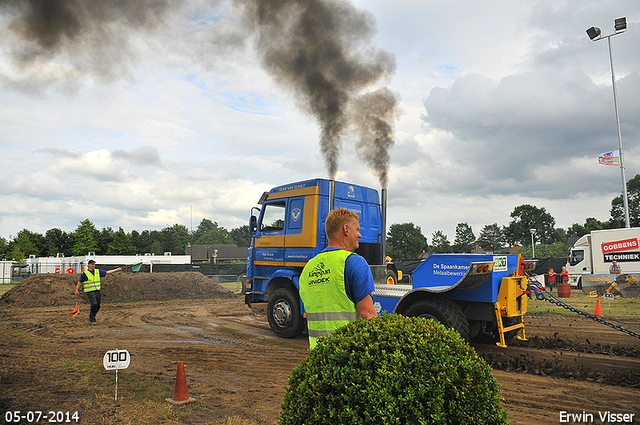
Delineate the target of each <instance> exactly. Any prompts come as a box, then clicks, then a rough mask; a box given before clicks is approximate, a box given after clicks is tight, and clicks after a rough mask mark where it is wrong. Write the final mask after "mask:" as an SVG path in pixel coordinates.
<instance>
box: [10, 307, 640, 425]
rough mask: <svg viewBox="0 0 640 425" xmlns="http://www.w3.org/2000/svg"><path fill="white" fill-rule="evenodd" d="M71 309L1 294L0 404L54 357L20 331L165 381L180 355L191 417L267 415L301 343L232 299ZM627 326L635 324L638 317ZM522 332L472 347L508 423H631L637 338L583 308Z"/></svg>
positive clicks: (274, 410) (636, 392) (76, 397)
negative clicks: (523, 338) (567, 416)
mask: <svg viewBox="0 0 640 425" xmlns="http://www.w3.org/2000/svg"><path fill="white" fill-rule="evenodd" d="M71 300H73V298H71ZM71 307H72V304H70V303H68V304H65V305H64V306H60V305H59V304H58V303H56V305H54V306H52V307H39V308H25V307H19V308H17V307H15V303H14V306H13V307H11V306H8V305H7V304H6V303H5V304H0V321H1V323H2V327H1V328H0V329H1V330H2V334H1V335H0V338H1V339H0V341H1V342H0V362H1V363H0V365H1V366H2V368H1V370H2V372H0V378H1V381H0V407H2V408H3V410H2V413H4V411H5V410H8V409H11V408H13V406H12V403H13V402H14V401H15V400H16V399H18V398H19V397H20V395H21V394H22V392H25V391H38V390H39V389H38V388H31V387H30V382H31V381H30V378H29V377H30V376H32V374H33V370H32V369H35V370H36V371H37V370H38V367H40V368H41V369H42V370H44V369H46V367H47V366H46V363H47V358H52V356H55V353H43V352H41V351H38V350H34V349H33V347H31V346H30V345H29V344H26V343H24V341H25V340H26V339H27V337H28V338H37V339H38V340H39V341H44V342H46V341H50V343H51V344H52V345H60V344H61V345H63V346H67V347H72V349H73V350H74V352H76V353H84V354H88V355H91V356H96V358H100V359H101V358H102V356H103V355H104V353H105V351H106V350H108V349H113V348H126V349H127V350H128V351H129V352H130V353H131V358H132V361H131V365H130V367H129V369H130V370H131V371H134V372H139V373H141V374H144V375H146V376H149V377H154V378H158V379H160V380H162V381H166V382H168V383H171V384H173V382H174V380H175V374H176V363H177V361H179V360H182V361H184V363H185V367H186V371H187V382H188V388H189V395H191V396H194V397H196V398H197V399H198V400H199V401H200V402H202V403H205V404H207V405H208V406H210V408H211V409H210V410H207V411H197V412H195V413H194V415H192V417H191V418H189V420H188V421H187V422H185V423H189V424H204V423H209V422H211V423H214V422H218V421H222V420H223V419H225V418H227V417H229V416H234V415H235V416H240V417H241V418H246V419H248V420H252V421H255V422H257V423H260V424H274V423H276V422H277V420H278V418H279V415H280V404H281V402H282V398H283V395H284V387H285V386H286V385H287V379H288V378H287V377H288V374H289V373H290V372H291V370H292V369H293V368H294V367H295V366H297V365H298V364H299V363H300V362H301V361H302V359H303V358H304V357H305V356H306V353H307V345H308V344H307V340H306V338H305V337H304V336H303V337H300V338H297V339H293V340H286V339H280V338H277V337H275V336H274V335H273V334H272V333H271V331H270V330H269V325H268V323H267V320H266V316H265V315H264V313H257V312H253V311H251V310H250V309H249V308H247V307H246V306H245V305H244V303H243V301H242V300H241V299H239V298H237V297H231V298H229V297H226V298H216V299H205V300H177V301H145V302H120V303H108V304H103V307H102V310H101V311H100V313H99V314H98V320H99V325H98V326H90V325H89V324H88V321H87V318H86V314H87V312H88V310H87V308H88V305H85V304H81V314H80V315H79V316H77V317H75V318H73V317H71V314H70V312H71ZM258 307H260V306H258ZM632 326H633V329H635V330H636V331H637V329H638V327H639V326H638V324H632ZM630 327H631V326H630ZM526 330H527V336H528V337H529V341H527V342H520V341H518V342H517V343H515V344H514V345H511V346H510V347H508V348H499V347H496V346H494V345H490V344H486V345H485V344H478V345H474V347H475V348H476V350H477V352H478V353H479V354H480V355H481V356H482V357H484V358H485V359H486V360H487V362H488V363H489V364H490V365H492V367H493V368H494V376H495V377H496V379H497V380H498V382H500V384H501V385H502V391H501V393H502V396H503V397H504V399H505V406H506V408H507V410H508V413H509V422H510V423H511V424H527V425H533V424H557V423H561V420H560V414H561V413H560V412H561V411H566V412H569V413H574V414H580V413H582V412H583V411H584V412H587V413H592V414H593V415H594V420H593V421H592V422H590V423H604V422H602V421H600V419H599V417H598V411H600V412H605V411H610V412H612V413H627V414H634V417H633V422H631V423H640V406H639V405H638V400H640V359H639V354H640V339H637V338H634V337H631V336H629V335H626V334H624V333H622V332H619V331H616V330H614V329H611V328H608V327H606V326H604V325H601V324H598V323H595V322H592V321H589V320H588V319H584V318H580V317H576V318H558V317H555V316H552V317H527V318H526ZM20 335H23V336H24V338H20ZM16 358H19V359H20V361H15V359H16ZM20 365H29V366H28V367H29V369H30V373H24V374H23V373H21V371H20V370H19V369H20V367H21V366H20ZM38 365H39V366H38ZM25 368H26V366H25ZM30 374H31V375H30ZM169 395H170V394H168V396H169ZM89 396H90V395H87V394H75V393H74V392H73V391H69V390H68V389H65V390H64V391H62V390H61V391H60V392H59V394H58V397H59V398H60V402H61V404H63V405H67V406H69V405H74V404H75V405H79V404H81V403H80V401H81V399H82V398H83V397H89ZM39 407H40V406H33V407H32V408H33V409H35V408H39ZM43 407H44V406H43ZM82 423H88V422H82ZM566 423H584V421H582V422H579V421H575V422H566ZM627 423H629V422H627Z"/></svg>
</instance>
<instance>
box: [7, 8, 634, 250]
mask: <svg viewBox="0 0 640 425" xmlns="http://www.w3.org/2000/svg"><path fill="white" fill-rule="evenodd" d="M353 4H354V5H355V6H356V7H358V8H360V9H363V10H367V11H369V12H370V13H371V14H372V15H373V17H374V18H375V20H376V27H377V30H378V32H377V34H376V35H375V37H374V39H373V43H374V44H375V46H376V47H380V48H383V49H385V50H387V51H388V52H391V53H394V54H395V55H396V60H397V71H396V74H395V75H394V77H393V79H392V80H391V81H390V82H389V84H390V88H391V89H392V90H395V91H397V92H398V93H399V94H400V96H401V97H402V102H401V104H400V109H401V110H402V112H403V113H402V115H401V117H400V119H399V121H398V123H397V125H396V145H395V146H394V147H393V148H392V150H391V168H390V174H389V175H390V181H389V213H390V217H389V220H388V223H390V224H391V223H395V222H398V223H400V222H413V223H415V224H416V225H420V226H421V227H422V230H423V233H424V234H425V235H427V236H428V237H429V238H430V236H431V234H432V233H433V232H434V231H436V230H442V231H444V232H445V233H446V234H448V235H449V237H450V239H451V240H453V236H454V233H455V226H456V224H457V223H459V222H468V223H470V224H471V225H472V227H473V229H474V231H475V232H476V235H477V234H478V232H479V230H480V229H481V228H482V227H483V226H484V225H487V224H491V223H494V222H496V223H498V224H499V225H506V224H508V222H509V220H510V217H509V214H510V213H511V211H513V209H514V208H515V207H516V206H518V205H521V204H523V203H529V204H533V205H537V206H539V207H545V208H546V209H547V211H549V212H550V213H551V214H552V215H553V216H554V217H555V218H556V224H557V226H560V227H568V226H570V225H571V224H572V223H575V222H579V223H582V222H584V219H585V218H587V217H596V218H598V219H600V220H606V219H608V217H609V207H610V201H611V199H612V198H613V197H615V196H617V195H618V194H619V193H620V191H621V179H620V173H619V171H618V170H617V169H615V168H613V167H604V166H600V165H598V164H597V161H596V158H597V155H598V154H599V153H601V152H604V151H607V150H611V149H615V148H617V132H616V123H615V116H614V111H613V96H612V90H611V74H610V69H609V60H608V59H609V57H608V50H607V46H606V41H600V42H596V43H594V42H591V41H590V40H589V39H588V37H587V35H586V33H585V29H586V28H588V27H590V26H592V25H596V26H599V27H601V28H602V30H603V32H605V33H607V32H608V31H611V30H612V29H613V28H612V26H613V20H614V19H615V18H617V17H620V16H627V19H628V22H629V29H628V30H627V32H626V33H625V34H621V35H618V36H615V37H614V38H613V39H612V48H613V55H614V65H615V70H616V76H617V82H618V94H619V105H620V118H621V123H622V136H623V141H624V148H625V154H626V155H625V160H626V165H627V177H628V178H631V177H633V176H634V175H636V174H637V173H638V172H640V171H639V170H640V146H638V140H639V139H640V137H639V136H640V121H638V119H637V117H639V116H640V100H639V98H638V96H636V95H635V93H638V92H640V57H639V56H638V55H637V52H638V51H639V50H640V45H639V44H640V42H639V41H638V40H640V3H638V2H636V1H633V0H616V1H613V0H608V1H607V0H604V1H602V0H600V1H586V2H585V1H579V0H567V1H564V2H560V3H558V2H549V1H538V2H531V1H527V0H518V1H511V2H504V1H497V0H489V1H484V2H477V3H476V2H467V1H461V0H456V1H451V2H442V1H435V0H419V1H418V0H401V1H399V2H389V1H386V0H354V1H353ZM170 12H171V13H169V14H165V15H163V18H164V20H163V23H162V25H160V26H157V27H156V28H155V29H153V30H151V31H149V32H141V31H133V32H126V33H123V35H122V39H121V40H122V41H123V42H124V44H123V48H122V50H121V51H117V49H116V50H114V49H106V50H100V43H98V41H99V40H98V39H96V38H91V39H90V40H88V41H87V42H88V43H91V44H90V46H89V47H90V48H91V49H89V50H90V51H94V52H95V51H99V52H102V53H104V55H103V56H102V57H99V58H96V57H86V56H82V55H79V56H73V53H76V54H77V53H79V52H80V51H79V50H68V49H67V50H65V51H62V52H61V53H60V54H58V55H51V56H40V57H39V58H38V60H37V61H36V62H34V63H33V64H32V65H34V66H31V67H25V66H24V65H25V63H20V62H16V61H15V53H16V51H17V49H19V48H24V47H25V46H24V44H23V41H21V40H20V39H18V38H17V37H16V35H15V34H14V33H13V32H11V30H10V29H9V27H8V26H7V24H8V23H9V22H10V21H11V20H12V17H11V16H10V15H8V14H7V13H6V9H4V10H1V9H0V24H1V25H0V40H1V41H0V148H1V149H0V152H2V153H1V154H0V167H2V170H3V174H2V177H0V236H3V237H5V238H6V237H8V236H9V235H15V234H16V233H17V232H18V231H19V230H21V229H22V228H27V229H29V230H32V231H37V232H45V231H46V230H47V229H49V228H53V227H60V228H62V229H64V230H66V231H72V230H74V229H75V228H76V227H77V225H78V223H79V222H80V221H82V220H84V219H85V218H90V219H91V220H92V221H93V222H94V223H95V224H96V226H98V227H99V228H100V227H107V226H108V227H113V228H118V227H120V226H122V227H123V228H124V229H125V230H127V231H130V230H133V229H136V230H144V229H158V228H162V227H164V226H166V225H173V224H174V223H179V224H184V225H187V226H189V225H190V224H191V221H192V220H193V222H194V223H195V225H197V224H198V223H199V222H200V220H201V219H202V218H208V219H211V220H213V221H217V222H218V223H219V224H220V225H221V226H224V227H227V228H229V229H230V228H233V227H237V226H240V225H243V224H246V222H247V218H248V216H249V210H250V208H251V207H252V206H253V205H255V203H256V201H257V199H258V198H259V196H260V194H261V193H262V192H263V191H265V190H268V189H269V188H270V187H272V186H275V185H280V184H284V183H288V182H292V181H296V180H303V179H308V178H313V177H325V176H326V171H325V166H324V163H323V159H322V156H321V155H320V153H319V147H318V140H319V126H318V124H317V123H316V122H315V121H314V120H313V119H312V118H310V117H309V116H308V115H307V114H305V113H304V112H303V111H301V110H300V109H299V107H298V105H297V103H296V100H295V96H294V95H293V94H292V93H291V92H290V91H289V90H286V89H283V88H282V87H281V86H279V85H278V84H276V83H275V82H274V81H273V80H272V79H271V78H270V77H269V76H268V75H267V73H266V72H265V71H264V70H263V69H262V67H261V66H260V59H259V57H258V55H257V54H256V53H255V51H254V50H253V49H254V46H255V34H253V33H252V32H251V30H250V28H246V27H244V26H243V25H244V22H243V21H242V17H241V13H240V11H239V10H238V9H236V8H233V7H231V3H229V2H213V3H211V2H201V1H185V2H184V3H182V6H181V7H179V8H178V7H176V8H175V9H173V10H171V11H170ZM118 25H119V24H112V26H110V27H108V28H106V29H105V31H112V30H115V29H116V27H117V26H118ZM114 55H115V56H118V60H117V61H116V62H115V63H114V64H113V65H114V66H113V67H112V68H110V69H109V70H108V71H109V72H104V67H105V66H106V65H108V64H109V63H108V58H113V57H114ZM17 65H23V66H22V67H20V66H17ZM339 176H340V178H343V179H346V180H348V181H352V182H354V183H361V184H367V185H370V186H373V187H377V185H378V183H377V181H376V179H375V177H374V175H373V173H372V172H371V171H370V170H369V169H368V167H367V165H366V164H365V163H363V162H362V161H361V160H360V159H359V157H358V155H357V154H356V152H355V148H354V144H353V141H352V140H350V139H348V138H345V139H344V140H343V143H342V150H341V156H340V164H339Z"/></svg>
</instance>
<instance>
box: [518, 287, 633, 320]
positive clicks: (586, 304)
mask: <svg viewBox="0 0 640 425" xmlns="http://www.w3.org/2000/svg"><path fill="white" fill-rule="evenodd" d="M554 295H555V296H556V297H557V294H555V293H554ZM556 300H557V301H560V302H562V303H565V304H569V305H571V306H572V307H574V308H577V309H579V310H582V311H585V312H587V313H591V314H594V313H595V311H596V303H597V302H598V300H600V310H601V311H602V317H603V318H604V319H606V318H611V319H617V320H623V319H624V320H627V319H629V320H640V299H628V298H627V299H625V298H617V299H614V300H613V301H607V300H604V299H602V298H590V297H588V296H586V295H584V294H583V293H582V291H573V292H572V293H571V297H570V298H556ZM528 312H529V314H536V315H545V314H546V315H561V316H576V317H578V316H579V315H578V313H575V312H573V311H571V310H569V309H565V308H564V307H562V306H559V305H555V304H552V303H550V302H548V301H546V300H537V299H532V300H528Z"/></svg>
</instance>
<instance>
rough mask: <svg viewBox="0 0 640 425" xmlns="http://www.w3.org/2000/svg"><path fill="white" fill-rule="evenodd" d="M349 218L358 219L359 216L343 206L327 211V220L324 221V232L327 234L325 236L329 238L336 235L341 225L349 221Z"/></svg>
mask: <svg viewBox="0 0 640 425" xmlns="http://www.w3.org/2000/svg"><path fill="white" fill-rule="evenodd" d="M351 220H355V221H359V220H360V216H358V214H356V213H354V212H353V211H349V210H347V209H345V208H338V209H335V210H333V211H329V215H327V220H326V221H325V222H324V232H325V234H326V235H327V238H329V239H331V238H332V237H334V236H337V233H338V231H339V230H340V229H341V228H342V226H344V225H345V224H347V223H349V222H350V221H351Z"/></svg>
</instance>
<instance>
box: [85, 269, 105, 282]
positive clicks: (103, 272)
mask: <svg viewBox="0 0 640 425" xmlns="http://www.w3.org/2000/svg"><path fill="white" fill-rule="evenodd" d="M96 270H97V271H99V272H100V277H105V276H106V275H107V271H106V270H100V269H93V273H91V270H85V271H87V272H89V273H91V274H92V275H95V274H96ZM87 280H89V278H88V277H87V275H86V274H84V271H83V272H82V273H80V279H78V282H86V281H87Z"/></svg>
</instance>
